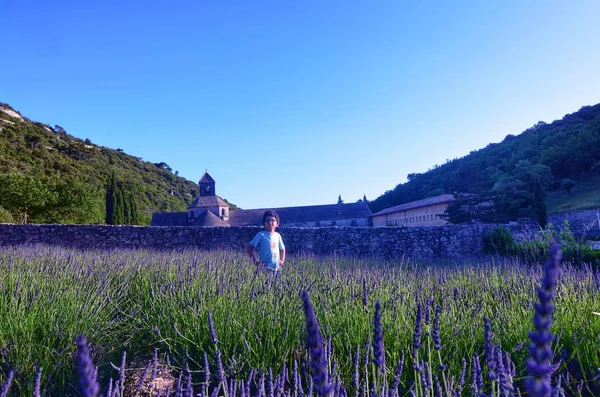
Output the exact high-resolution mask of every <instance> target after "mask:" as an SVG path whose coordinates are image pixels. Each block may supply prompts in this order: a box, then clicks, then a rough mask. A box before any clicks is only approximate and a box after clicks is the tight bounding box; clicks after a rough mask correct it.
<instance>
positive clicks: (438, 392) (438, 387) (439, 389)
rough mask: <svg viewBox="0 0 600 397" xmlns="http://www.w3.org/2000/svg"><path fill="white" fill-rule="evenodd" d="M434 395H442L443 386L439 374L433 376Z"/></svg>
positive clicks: (438, 396)
mask: <svg viewBox="0 0 600 397" xmlns="http://www.w3.org/2000/svg"><path fill="white" fill-rule="evenodd" d="M433 385H434V389H433V393H434V394H433V395H434V396H435V397H442V386H441V385H440V378H438V376H437V374H436V375H435V376H434V378H433Z"/></svg>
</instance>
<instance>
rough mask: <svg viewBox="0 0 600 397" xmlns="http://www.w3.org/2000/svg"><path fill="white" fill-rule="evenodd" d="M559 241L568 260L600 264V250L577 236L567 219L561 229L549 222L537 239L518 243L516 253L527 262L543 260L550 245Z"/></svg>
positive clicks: (577, 262) (565, 258) (564, 257)
mask: <svg viewBox="0 0 600 397" xmlns="http://www.w3.org/2000/svg"><path fill="white" fill-rule="evenodd" d="M557 243H558V244H560V246H561V248H562V251H563V260H565V261H567V262H571V263H575V264H581V263H590V264H600V251H598V250H593V249H592V248H591V247H590V245H589V244H588V243H587V242H586V241H585V240H584V239H578V238H576V237H575V236H574V235H573V232H572V231H571V225H570V224H569V221H567V220H565V221H564V223H563V226H562V228H561V230H560V231H557V230H556V229H555V228H554V226H553V225H552V224H551V223H549V224H548V225H546V227H545V228H543V229H540V231H539V232H538V233H537V239H536V240H535V241H528V242H523V243H519V244H517V245H516V253H517V255H518V256H519V257H520V258H522V259H524V260H525V261H527V262H541V261H543V260H544V258H545V257H547V256H548V255H549V252H550V247H552V246H553V245H554V244H557Z"/></svg>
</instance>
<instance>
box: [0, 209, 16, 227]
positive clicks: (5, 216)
mask: <svg viewBox="0 0 600 397" xmlns="http://www.w3.org/2000/svg"><path fill="white" fill-rule="evenodd" d="M0 223H15V220H14V218H13V216H12V215H11V214H10V212H8V211H7V210H6V209H4V208H3V207H0Z"/></svg>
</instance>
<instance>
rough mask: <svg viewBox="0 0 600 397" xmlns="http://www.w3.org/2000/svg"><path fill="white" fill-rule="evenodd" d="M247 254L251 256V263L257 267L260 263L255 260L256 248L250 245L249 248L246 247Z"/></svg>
mask: <svg viewBox="0 0 600 397" xmlns="http://www.w3.org/2000/svg"><path fill="white" fill-rule="evenodd" d="M246 252H247V253H248V255H249V256H250V261H251V262H252V263H253V264H254V265H256V264H257V263H258V261H257V260H256V259H255V257H254V246H253V245H252V244H248V246H247V247H246Z"/></svg>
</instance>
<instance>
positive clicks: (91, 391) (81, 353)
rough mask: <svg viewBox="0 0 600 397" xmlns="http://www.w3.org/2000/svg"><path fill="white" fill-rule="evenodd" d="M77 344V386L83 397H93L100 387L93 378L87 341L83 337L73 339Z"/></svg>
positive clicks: (92, 367)
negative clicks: (79, 387)
mask: <svg viewBox="0 0 600 397" xmlns="http://www.w3.org/2000/svg"><path fill="white" fill-rule="evenodd" d="M75 343H76V344H77V368H78V370H79V384H80V385H81V389H82V390H81V391H82V393H83V396H84V397H95V396H97V395H98V392H99V391H100V386H98V383H97V382H96V378H95V376H94V364H93V363H92V358H91V357H90V351H89V349H88V346H87V340H86V339H85V337H84V336H83V335H79V336H78V337H77V339H75Z"/></svg>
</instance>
